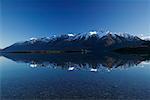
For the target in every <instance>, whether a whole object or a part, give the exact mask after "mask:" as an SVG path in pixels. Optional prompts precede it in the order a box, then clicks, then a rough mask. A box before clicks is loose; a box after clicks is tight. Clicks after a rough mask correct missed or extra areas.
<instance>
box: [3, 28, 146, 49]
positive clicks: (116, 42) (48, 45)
mask: <svg viewBox="0 0 150 100" xmlns="http://www.w3.org/2000/svg"><path fill="white" fill-rule="evenodd" d="M102 34H105V35H102ZM144 43H146V41H145V40H142V39H140V38H139V37H137V36H133V35H130V34H126V33H124V34H119V35H118V34H116V33H115V34H114V33H112V32H109V31H107V32H105V33H104V32H103V33H102V32H100V33H98V32H96V31H91V32H88V33H78V34H73V33H69V34H62V35H58V36H57V35H54V36H51V37H44V38H30V40H28V41H24V42H19V43H15V44H13V45H11V46H9V47H6V48H4V49H3V50H2V51H3V52H15V51H31V50H32V51H38V50H46V51H81V52H83V51H93V52H105V51H112V50H114V49H119V48H127V47H140V46H143V45H145V44H144Z"/></svg>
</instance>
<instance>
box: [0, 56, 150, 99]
mask: <svg viewBox="0 0 150 100" xmlns="http://www.w3.org/2000/svg"><path fill="white" fill-rule="evenodd" d="M2 61H3V62H2V63H1V69H0V70H1V86H2V87H1V91H2V92H1V96H2V98H7V99H9V98H11V99H12V98H17V99H21V98H28V99H29V98H30V99H31V98H76V99H77V98H103V99H107V98H108V99H110V98H111V99H116V98H120V99H150V95H149V94H150V85H149V84H150V80H149V77H150V73H149V72H150V67H149V66H150V63H149V62H142V63H141V64H139V65H137V66H135V67H129V68H126V69H123V68H116V69H115V68H114V69H112V70H111V71H110V72H108V71H102V70H99V69H94V68H93V69H92V68H89V69H88V71H87V70H86V69H83V70H81V69H78V70H77V69H76V68H74V67H68V69H67V70H66V69H63V68H56V69H55V68H51V67H50V68H49V67H35V66H36V65H32V67H35V68H32V67H30V66H29V64H26V63H21V62H19V63H16V62H13V61H11V60H8V59H5V58H4V59H3V60H2ZM69 70H70V71H69ZM97 70H98V72H96V73H95V71H97ZM90 71H92V72H90ZM93 71H94V73H93Z"/></svg>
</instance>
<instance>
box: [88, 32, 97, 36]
mask: <svg viewBox="0 0 150 100" xmlns="http://www.w3.org/2000/svg"><path fill="white" fill-rule="evenodd" d="M89 33H90V35H93V34H97V32H96V31H91V32H89Z"/></svg>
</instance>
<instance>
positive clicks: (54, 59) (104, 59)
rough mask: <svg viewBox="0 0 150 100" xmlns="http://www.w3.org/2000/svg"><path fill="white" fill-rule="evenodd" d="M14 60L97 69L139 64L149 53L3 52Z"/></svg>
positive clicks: (36, 65)
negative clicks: (47, 53) (49, 53)
mask: <svg viewBox="0 0 150 100" xmlns="http://www.w3.org/2000/svg"><path fill="white" fill-rule="evenodd" d="M3 56H5V57H6V58H9V59H11V60H13V61H16V62H24V63H29V64H30V66H31V67H54V68H56V67H61V68H63V69H68V70H74V69H83V68H85V69H87V68H90V69H91V71H97V69H98V68H102V67H106V68H108V69H112V68H117V67H121V68H126V67H132V66H134V65H138V64H140V63H141V62H142V61H146V60H149V59H150V57H149V55H120V54H114V53H112V54H108V55H94V54H80V53H70V54H57V55H56V54H53V55H46V54H3Z"/></svg>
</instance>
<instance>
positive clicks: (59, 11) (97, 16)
mask: <svg viewBox="0 0 150 100" xmlns="http://www.w3.org/2000/svg"><path fill="white" fill-rule="evenodd" d="M0 4H1V5H0V12H1V13H0V38H1V39H0V48H4V47H7V46H9V45H11V44H13V43H15V42H17V41H24V40H27V39H29V38H31V37H45V36H50V35H53V34H62V33H69V32H75V33H80V32H87V31H89V30H100V29H108V30H110V31H113V32H128V33H131V34H135V35H139V34H144V35H145V36H148V35H150V10H149V9H150V0H0Z"/></svg>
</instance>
